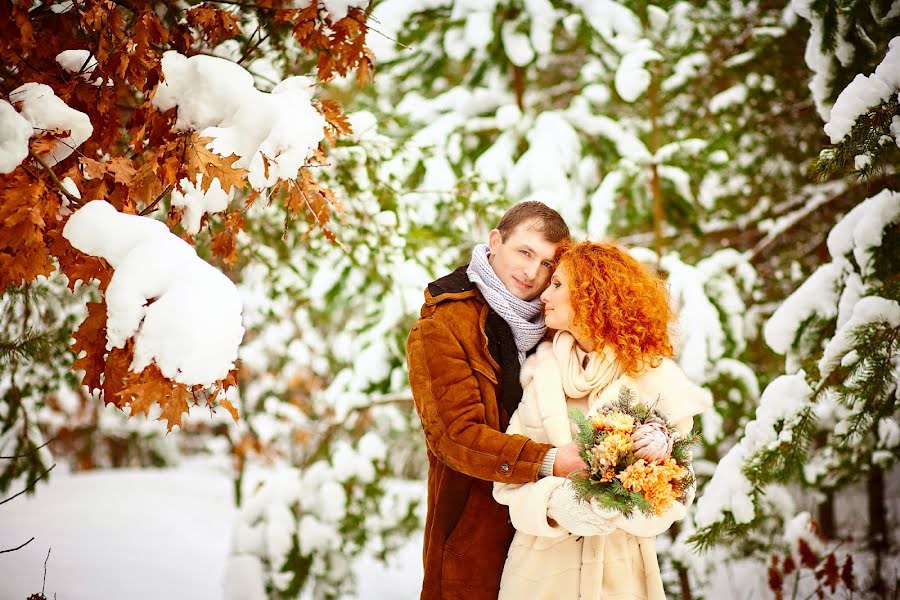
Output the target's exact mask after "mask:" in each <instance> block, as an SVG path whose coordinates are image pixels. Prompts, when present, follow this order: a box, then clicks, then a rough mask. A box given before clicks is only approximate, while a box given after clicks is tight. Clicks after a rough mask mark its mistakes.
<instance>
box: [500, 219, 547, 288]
mask: <svg viewBox="0 0 900 600" xmlns="http://www.w3.org/2000/svg"><path fill="white" fill-rule="evenodd" d="M534 225H535V221H533V220H532V221H526V222H525V223H522V224H520V225H519V226H518V227H516V228H515V229H514V230H513V231H512V233H510V234H509V236H507V238H506V241H505V242H504V241H503V237H502V236H501V235H500V231H499V230H497V229H493V230H491V234H490V237H489V238H488V246H489V247H490V249H491V254H490V256H489V257H488V261H489V262H490V263H491V267H493V269H494V272H495V273H496V274H497V277H499V278H500V281H502V282H503V285H505V286H506V289H508V290H509V291H510V293H511V294H512V295H513V296H515V297H516V298H520V299H522V300H534V299H535V298H537V297H538V296H540V295H541V292H543V291H544V289H545V288H546V287H547V283H548V282H549V281H550V275H552V274H553V269H555V268H556V263H555V262H554V260H553V255H554V254H555V253H556V246H557V245H558V244H554V243H553V242H548V241H547V240H546V239H545V238H544V234H543V233H542V232H540V231H538V230H537V229H535V228H534Z"/></svg>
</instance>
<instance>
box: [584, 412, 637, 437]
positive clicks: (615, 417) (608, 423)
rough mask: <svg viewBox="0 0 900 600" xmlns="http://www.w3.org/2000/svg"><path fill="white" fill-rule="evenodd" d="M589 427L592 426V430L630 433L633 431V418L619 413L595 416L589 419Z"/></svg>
mask: <svg viewBox="0 0 900 600" xmlns="http://www.w3.org/2000/svg"><path fill="white" fill-rule="evenodd" d="M591 425H593V426H594V429H603V430H606V431H618V432H621V433H631V430H632V429H634V418H633V417H632V416H631V415H626V414H624V413H620V412H611V413H607V414H605V415H604V414H597V415H594V416H593V417H592V418H591Z"/></svg>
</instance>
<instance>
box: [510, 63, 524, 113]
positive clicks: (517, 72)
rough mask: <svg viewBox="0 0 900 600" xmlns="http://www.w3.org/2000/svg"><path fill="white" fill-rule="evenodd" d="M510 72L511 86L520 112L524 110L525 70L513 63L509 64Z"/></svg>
mask: <svg viewBox="0 0 900 600" xmlns="http://www.w3.org/2000/svg"><path fill="white" fill-rule="evenodd" d="M509 70H510V74H511V75H512V87H513V91H514V92H515V94H516V106H518V107H519V110H521V111H522V112H524V111H525V71H524V70H523V69H522V67H519V66H516V65H514V64H510V65H509Z"/></svg>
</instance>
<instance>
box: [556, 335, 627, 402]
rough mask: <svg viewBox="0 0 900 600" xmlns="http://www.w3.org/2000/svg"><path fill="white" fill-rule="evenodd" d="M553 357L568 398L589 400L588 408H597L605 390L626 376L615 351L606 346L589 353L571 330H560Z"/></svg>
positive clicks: (563, 389)
mask: <svg viewBox="0 0 900 600" xmlns="http://www.w3.org/2000/svg"><path fill="white" fill-rule="evenodd" d="M553 356H554V357H555V358H556V365H557V366H558V368H559V375H560V379H561V384H562V391H563V393H564V394H565V396H566V398H585V397H586V398H587V399H588V406H594V402H595V401H596V399H597V397H598V396H600V394H601V393H603V390H605V389H606V387H607V386H608V385H609V384H610V383H612V382H613V381H615V380H616V379H618V378H619V376H620V375H622V373H623V370H622V367H621V366H620V365H619V362H618V361H617V360H616V353H615V352H614V351H613V350H612V348H610V347H609V346H603V347H602V348H598V349H596V350H595V351H594V352H590V353H587V352H585V351H584V350H582V349H581V348H580V347H579V346H578V342H577V341H576V340H575V336H573V335H572V334H571V333H569V332H568V331H558V332H557V333H556V335H555V336H554V337H553ZM585 357H587V363H586V364H585V363H584V360H585Z"/></svg>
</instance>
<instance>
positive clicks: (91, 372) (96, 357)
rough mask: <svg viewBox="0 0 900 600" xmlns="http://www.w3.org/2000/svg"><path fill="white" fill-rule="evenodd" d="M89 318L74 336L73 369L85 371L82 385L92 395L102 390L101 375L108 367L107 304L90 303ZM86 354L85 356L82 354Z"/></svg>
mask: <svg viewBox="0 0 900 600" xmlns="http://www.w3.org/2000/svg"><path fill="white" fill-rule="evenodd" d="M87 311H88V314H87V317H86V318H85V319H84V321H82V322H81V325H79V326H78V329H77V330H76V331H75V333H74V334H73V335H72V337H73V339H74V341H73V342H72V352H74V353H75V355H76V356H77V358H76V359H75V362H74V363H73V364H72V369H73V370H74V369H84V377H82V378H81V383H82V385H86V386H87V388H88V391H89V392H90V393H94V390H98V391H99V390H100V389H101V387H100V375H102V374H103V371H104V369H105V367H106V358H105V356H106V303H105V302H88V304H87ZM82 352H84V356H80V354H81V353H82Z"/></svg>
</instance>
